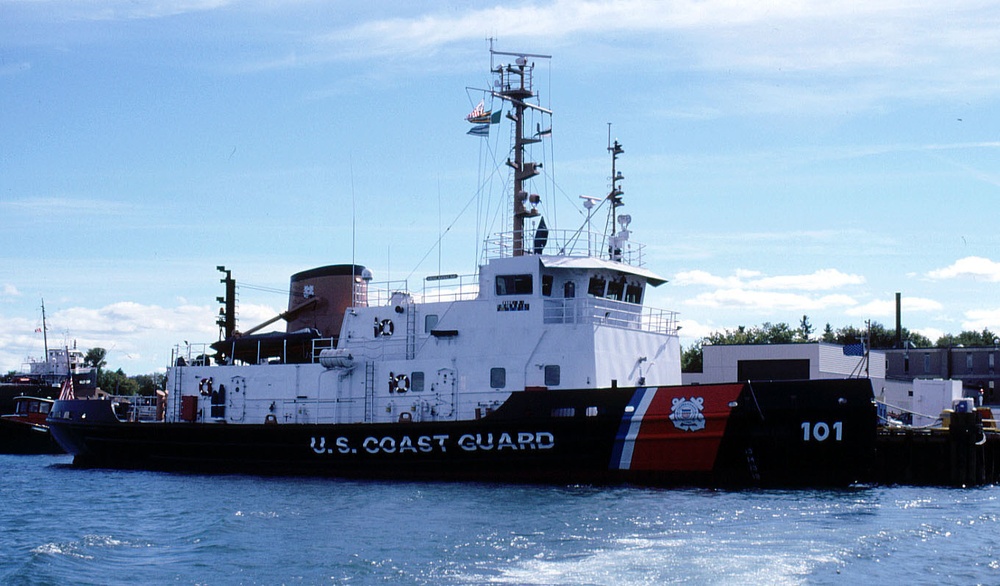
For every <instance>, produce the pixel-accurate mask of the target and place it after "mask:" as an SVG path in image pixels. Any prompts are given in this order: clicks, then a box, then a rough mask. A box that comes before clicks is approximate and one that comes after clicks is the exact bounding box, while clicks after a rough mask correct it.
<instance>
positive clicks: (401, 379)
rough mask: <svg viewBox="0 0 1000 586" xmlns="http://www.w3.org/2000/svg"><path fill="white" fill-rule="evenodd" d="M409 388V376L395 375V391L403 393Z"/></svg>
mask: <svg viewBox="0 0 1000 586" xmlns="http://www.w3.org/2000/svg"><path fill="white" fill-rule="evenodd" d="M408 390H410V377H408V376H406V375H405V374H397V375H396V392H397V393H405V392H406V391H408Z"/></svg>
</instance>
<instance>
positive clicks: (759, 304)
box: [686, 289, 857, 311]
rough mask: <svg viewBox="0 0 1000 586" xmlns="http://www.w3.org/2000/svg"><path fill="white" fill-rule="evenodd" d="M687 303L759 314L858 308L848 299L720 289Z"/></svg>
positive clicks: (698, 296) (843, 297)
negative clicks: (737, 309) (748, 310)
mask: <svg viewBox="0 0 1000 586" xmlns="http://www.w3.org/2000/svg"><path fill="white" fill-rule="evenodd" d="M686 303H687V304H688V305H695V306H703V307H716V308H718V307H729V308H737V307H738V308H745V309H752V310H758V311H793V310H794V311H820V310H825V309H831V308H842V307H852V306H854V305H856V304H857V301H855V300H854V299H853V298H852V297H849V296H847V295H824V296H821V297H813V296H809V295H799V294H795V293H778V292H774V291H750V290H746V289H720V290H718V291H713V292H710V293H701V294H699V295H696V296H695V297H694V298H693V299H691V300H689V301H687V302H686Z"/></svg>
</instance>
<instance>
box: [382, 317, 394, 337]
mask: <svg viewBox="0 0 1000 586" xmlns="http://www.w3.org/2000/svg"><path fill="white" fill-rule="evenodd" d="M380 326H381V327H380V329H381V330H382V334H381V335H383V336H385V337H387V338H388V337H389V336H391V335H392V333H393V332H394V331H395V330H396V326H394V325H393V324H392V320H391V319H384V320H382V323H381V324H380Z"/></svg>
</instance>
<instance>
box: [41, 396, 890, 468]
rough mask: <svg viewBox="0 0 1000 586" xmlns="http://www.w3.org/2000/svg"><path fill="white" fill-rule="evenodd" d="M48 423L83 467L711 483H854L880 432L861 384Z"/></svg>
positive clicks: (101, 410) (103, 404)
mask: <svg viewBox="0 0 1000 586" xmlns="http://www.w3.org/2000/svg"><path fill="white" fill-rule="evenodd" d="M48 422H49V425H50V428H51V431H52V434H53V436H54V437H55V438H56V440H57V441H58V442H59V444H60V445H62V447H63V448H64V449H65V450H66V451H67V452H69V453H70V454H72V455H73V456H74V464H75V465H77V466H82V467H109V468H137V469H152V470H184V471H195V472H209V473H219V472H235V473H251V474H296V475H299V474H304V475H322V476H340V477H366V478H419V479H440V480H480V481H490V482H556V483H620V482H633V483H641V484H652V485H688V484H689V485H714V486H731V485H735V486H829V485H848V484H851V483H855V482H863V481H865V480H866V479H867V478H868V476H869V475H870V464H871V460H872V457H873V455H874V442H875V435H876V415H875V408H874V404H873V402H872V390H871V385H870V383H869V382H868V381H864V380H861V381H859V380H848V381H797V382H771V383H752V384H751V383H746V384H730V385H703V386H678V387H659V388H629V389H625V388H619V389H596V390H575V391H535V392H533V391H525V392H521V393H513V394H512V395H511V397H510V398H509V399H508V400H507V401H506V402H505V403H504V404H503V405H501V406H500V407H499V408H498V409H497V410H496V411H494V412H492V413H489V414H488V415H486V416H484V417H482V418H480V419H476V420H472V421H438V422H415V421H406V420H403V421H400V422H396V423H354V424H281V423H271V424H266V423H265V424H237V425H233V424H218V423H162V422H122V421H119V420H118V419H117V418H116V417H115V415H114V413H113V412H112V410H111V406H110V403H109V402H107V401H87V400H76V401H57V402H56V404H55V406H54V407H53V410H52V413H51V414H50V417H49V419H48Z"/></svg>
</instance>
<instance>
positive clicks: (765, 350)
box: [682, 342, 885, 393]
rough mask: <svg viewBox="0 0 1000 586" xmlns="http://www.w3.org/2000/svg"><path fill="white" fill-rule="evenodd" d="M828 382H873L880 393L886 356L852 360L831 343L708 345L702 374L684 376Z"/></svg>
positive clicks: (876, 353) (692, 380)
mask: <svg viewBox="0 0 1000 586" xmlns="http://www.w3.org/2000/svg"><path fill="white" fill-rule="evenodd" d="M827 378H871V379H873V380H872V386H873V387H874V388H875V389H876V393H877V392H878V389H879V388H880V386H881V385H882V384H883V383H884V381H885V352H882V351H881V350H872V351H871V352H870V353H869V356H867V357H866V356H853V355H852V356H849V355H847V354H845V347H844V346H841V345H840V344H829V343H827V342H810V343H805V344H751V345H738V344H725V345H717V346H712V345H706V346H703V347H702V372H696V373H684V374H683V375H682V379H683V381H684V384H709V383H721V382H736V381H745V380H796V379H827Z"/></svg>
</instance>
